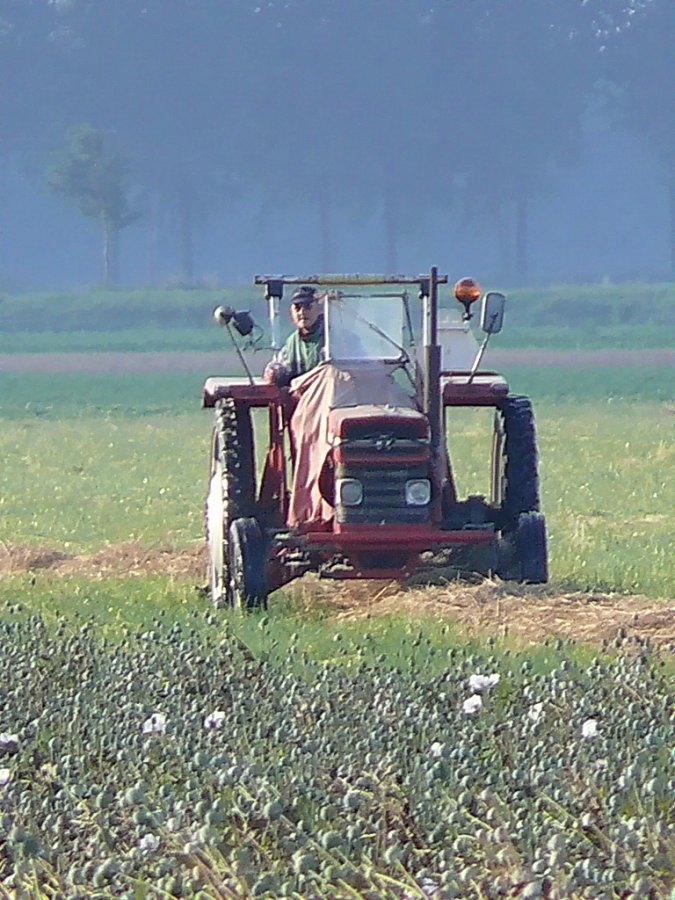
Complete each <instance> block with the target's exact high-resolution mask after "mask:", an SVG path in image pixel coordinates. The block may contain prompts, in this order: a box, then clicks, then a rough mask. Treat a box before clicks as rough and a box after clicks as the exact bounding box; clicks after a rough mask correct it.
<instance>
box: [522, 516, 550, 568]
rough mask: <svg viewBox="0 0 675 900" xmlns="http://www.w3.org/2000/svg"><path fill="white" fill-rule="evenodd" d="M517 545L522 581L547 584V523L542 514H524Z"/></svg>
mask: <svg viewBox="0 0 675 900" xmlns="http://www.w3.org/2000/svg"><path fill="white" fill-rule="evenodd" d="M515 543H516V548H515V549H516V553H515V556H516V561H517V563H518V565H519V566H520V581H524V582H525V583H526V584H545V583H546V582H547V581H548V550H547V540H546V521H545V519H544V517H543V516H542V514H541V513H538V512H531V513H524V514H523V515H522V516H520V517H519V518H518V527H517V529H516V535H515Z"/></svg>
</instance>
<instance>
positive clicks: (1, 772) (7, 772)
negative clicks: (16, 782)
mask: <svg viewBox="0 0 675 900" xmlns="http://www.w3.org/2000/svg"><path fill="white" fill-rule="evenodd" d="M11 780H12V770H11V769H0V787H4V786H5V785H6V784H9V782H10V781H11Z"/></svg>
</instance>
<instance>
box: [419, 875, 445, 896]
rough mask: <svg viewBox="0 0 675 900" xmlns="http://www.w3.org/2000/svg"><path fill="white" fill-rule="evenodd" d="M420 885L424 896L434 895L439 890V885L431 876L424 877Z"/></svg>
mask: <svg viewBox="0 0 675 900" xmlns="http://www.w3.org/2000/svg"><path fill="white" fill-rule="evenodd" d="M420 887H421V888H422V893H423V894H424V896H425V897H435V896H436V894H437V893H438V891H440V885H438V884H436V882H435V881H433V880H432V879H431V878H424V879H423V880H422V884H421V885H420Z"/></svg>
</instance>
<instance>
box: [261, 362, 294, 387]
mask: <svg viewBox="0 0 675 900" xmlns="http://www.w3.org/2000/svg"><path fill="white" fill-rule="evenodd" d="M263 381H265V382H267V384H278V385H279V386H280V387H281V386H283V385H284V384H285V383H286V382H287V381H288V369H287V368H286V366H284V365H283V363H279V362H271V363H268V364H267V365H266V366H265V371H264V372H263Z"/></svg>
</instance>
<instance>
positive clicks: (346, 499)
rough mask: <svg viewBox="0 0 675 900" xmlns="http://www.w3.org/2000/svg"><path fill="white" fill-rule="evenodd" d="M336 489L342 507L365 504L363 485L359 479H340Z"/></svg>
mask: <svg viewBox="0 0 675 900" xmlns="http://www.w3.org/2000/svg"><path fill="white" fill-rule="evenodd" d="M335 488H336V491H335V492H336V494H337V500H338V503H339V504H340V506H348V507H349V506H360V505H361V504H362V503H363V484H362V483H361V482H360V481H359V479H358V478H338V479H337V482H336V485H335Z"/></svg>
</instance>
